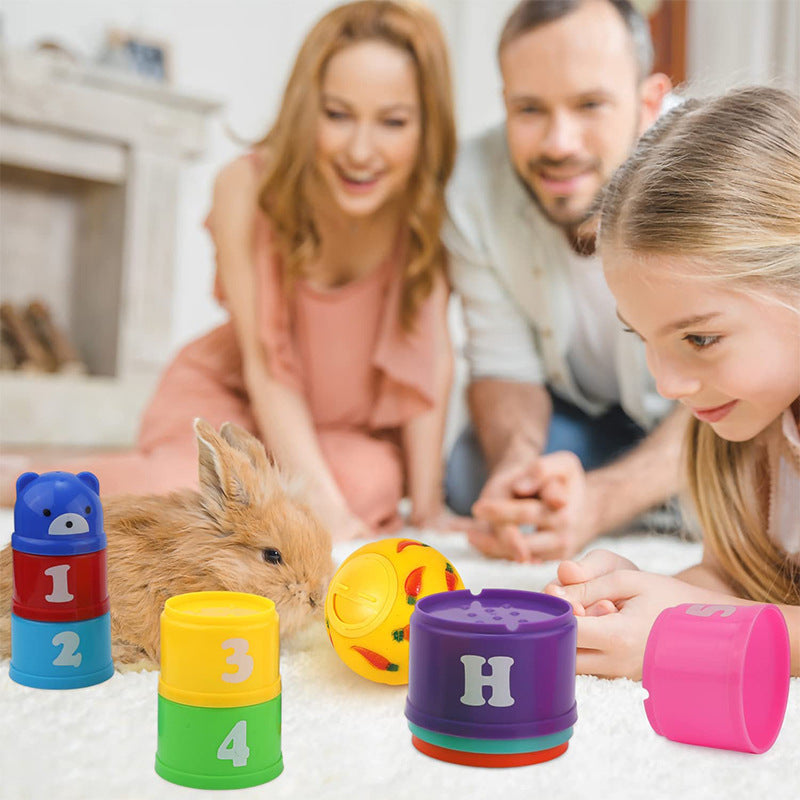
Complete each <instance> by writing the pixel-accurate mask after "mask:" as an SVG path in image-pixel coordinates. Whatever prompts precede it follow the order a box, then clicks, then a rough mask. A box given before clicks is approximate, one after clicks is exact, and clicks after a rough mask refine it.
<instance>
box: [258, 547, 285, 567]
mask: <svg viewBox="0 0 800 800" xmlns="http://www.w3.org/2000/svg"><path fill="white" fill-rule="evenodd" d="M262 555H263V556H264V561H266V562H267V564H283V556H282V555H281V551H280V550H277V549H275V548H274V547H265V548H264V550H263V551H262Z"/></svg>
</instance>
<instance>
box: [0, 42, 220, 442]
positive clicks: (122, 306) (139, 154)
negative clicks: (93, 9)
mask: <svg viewBox="0 0 800 800" xmlns="http://www.w3.org/2000/svg"><path fill="white" fill-rule="evenodd" d="M0 80H2V84H1V85H0V93H2V97H3V102H2V106H0V299H1V300H2V301H3V302H4V303H11V304H14V305H19V306H24V305H25V304H26V303H28V302H30V301H31V300H34V299H36V300H41V301H42V302H43V303H44V305H45V306H46V308H47V309H49V311H50V315H51V317H52V319H53V321H54V322H55V323H56V325H57V326H58V327H59V328H60V329H61V330H63V331H64V332H65V333H66V336H67V338H68V339H69V340H70V341H71V342H72V343H73V344H74V346H75V349H76V350H77V351H78V353H79V354H80V357H81V360H82V362H83V363H84V364H85V366H86V374H76V373H75V372H72V373H70V374H61V373H55V374H48V373H42V374H38V373H32V372H29V371H20V370H15V371H9V370H4V371H0V443H2V444H15V445H16V444H37V445H51V444H52V445H71V444H78V445H84V446H86V445H88V446H94V445H99V446H119V445H126V444H129V443H130V442H131V441H132V439H133V436H134V434H135V430H136V426H137V422H138V418H139V415H140V413H141V410H142V407H143V404H144V402H145V401H146V399H147V397H148V396H149V394H150V392H151V391H152V388H153V384H154V382H155V380H156V378H157V375H158V373H159V371H160V370H161V368H162V366H163V362H164V357H165V354H166V352H167V351H168V344H169V342H170V339H171V312H172V300H173V298H172V283H173V273H174V260H175V239H176V214H177V204H178V181H179V175H180V170H181V168H182V167H183V165H184V164H185V163H187V161H188V160H190V159H193V158H196V157H198V156H200V155H201V154H202V152H203V150H204V147H205V139H206V132H207V127H208V121H209V118H210V116H211V114H213V113H214V112H215V111H216V110H217V109H218V108H219V104H218V103H217V102H215V101H211V100H207V99H203V98H199V97H196V96H190V95H187V94H185V93H179V92H176V91H174V90H171V89H169V88H167V87H164V86H162V85H160V84H154V83H149V82H146V81H144V80H141V79H137V78H133V77H128V76H126V75H124V74H121V73H116V72H113V71H110V70H106V69H102V68H98V67H90V66H79V65H75V64H72V63H65V62H64V61H63V60H59V59H58V58H54V57H53V56H52V55H51V54H46V53H41V54H34V53H4V54H2V59H0Z"/></svg>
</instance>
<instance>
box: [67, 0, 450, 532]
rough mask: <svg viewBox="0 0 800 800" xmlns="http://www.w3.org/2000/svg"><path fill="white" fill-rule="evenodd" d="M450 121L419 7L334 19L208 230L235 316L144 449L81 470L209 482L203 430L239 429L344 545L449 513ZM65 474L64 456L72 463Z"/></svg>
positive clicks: (154, 425) (188, 370) (179, 367)
mask: <svg viewBox="0 0 800 800" xmlns="http://www.w3.org/2000/svg"><path fill="white" fill-rule="evenodd" d="M454 155H455V129H454V120H453V111H452V98H451V84H450V74H449V66H448V58H447V52H446V46H445V43H444V39H443V36H442V34H441V30H440V29H439V26H438V24H437V22H436V20H435V18H434V17H433V15H432V14H431V13H430V12H428V11H426V10H425V9H424V8H423V7H422V6H419V5H416V4H414V5H412V4H408V5H406V4H403V3H399V2H388V1H385V0H363V2H357V3H352V4H349V5H344V6H341V7H339V8H336V9H334V10H333V11H331V12H330V13H328V14H327V15H326V16H325V17H323V18H322V19H321V20H320V21H319V22H318V23H317V24H316V25H315V27H314V28H313V29H312V30H311V32H310V33H309V34H308V37H307V38H306V40H305V42H304V43H303V45H302V47H301V49H300V52H299V54H298V56H297V60H296V62H295V64H294V67H293V70H292V72H291V75H290V77H289V81H288V84H287V86H286V90H285V93H284V96H283V101H282V104H281V107H280V110H279V112H278V115H277V119H276V121H275V124H274V125H273V127H272V129H271V130H270V131H269V133H268V134H267V136H266V137H265V138H264V139H263V140H262V141H261V142H259V143H258V144H257V145H256V146H255V148H254V149H253V151H252V152H251V153H249V154H248V155H245V156H243V157H241V158H239V159H237V160H236V161H235V162H233V163H231V164H229V165H228V166H226V167H225V168H224V169H223V170H222V171H221V173H220V174H219V176H218V178H217V180H216V183H215V187H214V196H213V204H212V208H211V212H210V214H209V216H208V219H207V220H206V226H207V228H208V230H209V231H210V233H211V236H212V238H213V240H214V244H215V247H216V261H217V277H216V284H215V294H216V296H217V298H218V299H220V300H221V302H223V303H224V305H225V306H226V308H227V310H228V311H229V313H230V321H229V322H228V323H227V324H225V325H222V326H221V327H219V328H217V329H215V330H213V331H211V332H210V333H209V334H207V335H206V336H203V337H202V338H200V339H198V340H196V341H194V342H192V343H190V344H189V345H188V346H187V347H185V348H184V349H183V350H182V351H181V352H180V353H179V354H178V356H177V358H176V359H175V361H174V362H173V363H172V364H171V365H170V366H169V367H168V369H167V370H166V372H165V374H164V375H163V377H162V380H161V383H160V385H159V388H158V390H157V392H156V395H155V397H154V399H153V400H152V402H151V404H150V406H149V408H148V409H147V411H146V413H145V415H144V418H143V422H142V427H141V432H140V436H139V442H138V449H137V451H136V452H135V453H133V454H127V455H121V456H115V457H105V458H103V457H100V458H96V459H94V460H92V459H84V460H82V461H81V465H80V468H81V469H90V470H92V471H93V472H95V473H96V474H97V475H98V477H99V479H100V485H101V486H102V487H103V491H104V494H114V493H118V492H165V491H167V490H170V489H173V488H176V487H178V486H185V485H190V484H193V483H195V482H196V479H197V478H196V474H197V455H196V450H195V444H194V434H193V429H192V419H193V418H194V417H198V416H200V417H204V418H206V419H207V420H209V421H210V422H211V423H212V424H213V425H215V426H219V425H220V424H221V423H222V422H223V421H226V420H231V421H233V422H236V423H238V424H239V425H241V426H242V427H244V428H246V429H247V430H249V431H251V432H253V433H255V434H256V435H258V436H259V437H260V438H261V439H262V440H263V442H264V443H265V445H266V447H267V449H268V450H269V452H270V453H271V454H272V456H273V457H274V458H275V460H276V461H277V463H278V464H279V465H280V466H281V467H283V468H285V470H286V471H287V472H289V473H290V474H294V475H298V476H301V477H302V479H303V480H304V482H305V484H306V488H307V490H308V491H307V495H308V497H309V498H310V501H311V504H312V505H313V507H314V508H315V510H316V512H317V513H318V515H319V517H320V519H321V521H322V522H323V523H324V524H326V526H327V527H328V528H329V529H330V531H331V533H332V535H333V538H334V540H337V539H339V540H340V539H346V538H350V537H354V536H359V535H367V534H368V533H370V532H371V531H372V530H373V529H381V530H387V529H391V528H393V527H394V526H396V525H397V524H398V523H399V520H398V518H397V502H398V500H399V499H400V498H401V497H402V496H403V493H404V491H406V490H407V491H408V494H409V496H410V498H411V501H412V507H413V511H412V516H411V521H412V523H413V524H424V523H430V522H431V521H433V520H435V518H436V517H437V515H438V513H439V511H440V509H441V499H440V478H441V475H440V462H441V446H442V436H443V428H444V415H445V408H446V402H447V398H448V394H449V387H450V379H451V370H452V356H451V350H450V345H449V340H448V336H447V328H446V318H445V311H446V303H447V295H448V291H447V287H446V283H445V277H444V252H443V249H442V245H441V244H440V241H439V228H440V225H441V222H442V219H443V215H444V188H445V184H446V182H447V179H448V177H449V175H450V172H451V170H452V166H453V159H454ZM62 467H63V465H62Z"/></svg>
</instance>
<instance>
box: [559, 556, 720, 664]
mask: <svg viewBox="0 0 800 800" xmlns="http://www.w3.org/2000/svg"><path fill="white" fill-rule="evenodd" d="M595 554H596V555H595ZM587 562H588V563H587ZM582 577H583V578H585V579H581V578H582ZM545 592H547V593H548V594H552V595H555V596H557V597H562V598H564V599H565V600H567V601H568V602H570V603H571V604H572V607H573V610H574V612H575V615H576V616H577V618H578V619H577V623H578V660H577V671H578V673H579V674H589V675H599V676H601V677H607V678H617V677H625V678H631V679H633V680H641V677H642V662H643V660H644V649H645V645H646V644H647V637H648V636H649V634H650V629H651V628H652V626H653V623H654V622H655V619H656V617H657V616H658V615H659V614H660V613H661V611H663V610H664V609H665V608H669V607H670V606H676V605H680V604H681V603H718V602H720V598H721V597H723V596H721V595H719V594H717V593H716V592H711V591H709V590H707V589H702V588H700V587H697V586H693V585H691V584H688V583H685V582H684V581H681V580H678V579H677V578H672V577H669V576H666V575H655V574H653V573H649V572H640V571H639V570H638V569H636V567H635V566H634V565H633V564H632V563H631V562H630V561H628V560H627V559H623V558H622V557H621V556H616V555H615V554H613V553H609V552H608V551H601V550H597V551H593V552H592V553H590V554H589V555H588V556H587V557H586V558H585V559H584V560H583V561H582V562H564V563H563V564H562V565H560V566H559V580H558V581H557V582H554V583H551V584H550V585H548V586H547V587H546V588H545ZM724 600H725V602H730V597H729V596H727V595H726V596H724Z"/></svg>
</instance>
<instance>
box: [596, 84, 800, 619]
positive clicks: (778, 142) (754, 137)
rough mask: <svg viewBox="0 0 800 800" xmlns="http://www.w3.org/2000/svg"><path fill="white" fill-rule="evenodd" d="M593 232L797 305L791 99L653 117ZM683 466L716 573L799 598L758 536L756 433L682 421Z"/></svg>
mask: <svg viewBox="0 0 800 800" xmlns="http://www.w3.org/2000/svg"><path fill="white" fill-rule="evenodd" d="M600 238H601V242H603V243H608V244H610V245H612V247H614V248H617V249H624V250H627V251H629V252H633V253H638V254H643V255H656V254H658V255H669V254H680V255H681V256H682V257H688V258H689V259H690V261H691V263H692V264H696V265H697V272H696V273H693V277H694V276H695V275H696V277H697V278H698V279H705V280H713V281H725V282H726V283H727V284H729V285H730V286H731V288H734V287H735V288H738V289H740V290H743V291H747V292H751V293H759V294H761V293H763V295H764V296H766V297H769V298H776V299H777V300H778V302H784V303H787V304H791V305H792V306H793V307H794V308H795V309H797V301H798V298H800V98H798V97H796V96H795V95H793V94H791V93H789V92H786V91H783V90H780V89H775V88H768V87H748V88H745V89H738V90H735V91H731V92H729V93H728V94H726V95H723V96H722V97H718V98H715V99H712V100H708V101H705V102H700V101H687V102H686V103H684V104H683V105H682V106H680V107H678V108H676V109H674V110H673V111H672V112H670V113H669V114H667V115H665V117H664V118H662V119H661V120H660V121H659V122H658V123H657V124H656V125H655V126H654V127H653V128H651V129H650V131H648V132H647V133H646V134H645V135H644V136H643V137H642V139H641V141H640V144H639V146H638V147H637V149H636V151H635V153H634V154H633V155H632V156H631V158H630V159H629V160H628V161H627V162H626V163H625V164H624V165H623V166H622V167H620V169H619V170H618V171H617V173H616V174H615V175H614V177H613V179H612V181H611V183H610V184H609V186H608V188H607V190H606V193H605V196H604V201H603V210H602V223H601V231H600ZM701 265H702V266H701ZM685 465H686V471H687V474H688V486H689V490H690V495H691V498H692V500H693V502H694V506H695V509H696V512H697V516H698V518H699V522H700V524H701V526H702V528H703V533H704V541H705V545H706V546H707V547H708V548H709V550H710V551H711V553H712V554H713V556H714V557H715V558H716V560H717V561H718V562H719V564H720V565H721V567H722V569H723V570H724V571H725V573H726V575H727V577H728V578H729V579H730V580H731V581H732V582H733V583H734V584H735V585H736V586H737V587H738V588H739V589H740V590H741V591H742V592H743V593H744V595H745V596H747V597H750V598H751V599H753V600H758V601H762V602H784V603H791V604H795V605H797V604H800V568H798V566H797V564H796V563H794V562H793V561H792V559H791V558H789V557H788V556H787V554H785V553H784V552H783V551H782V550H781V549H780V548H779V547H778V546H777V545H776V544H774V543H773V542H772V541H771V540H770V539H769V537H768V535H767V527H768V519H767V516H768V503H767V502H766V497H767V496H768V490H769V476H768V469H767V464H766V455H765V451H764V448H763V447H762V446H761V445H760V443H759V441H758V438H756V439H755V440H751V441H748V442H730V441H726V440H724V439H722V438H721V437H719V436H717V435H716V434H715V433H714V431H713V429H712V428H711V427H710V426H709V425H707V424H705V423H702V422H700V421H698V420H697V419H692V421H691V422H690V423H689V426H688V430H687V434H686V447H685Z"/></svg>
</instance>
